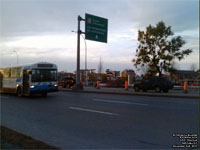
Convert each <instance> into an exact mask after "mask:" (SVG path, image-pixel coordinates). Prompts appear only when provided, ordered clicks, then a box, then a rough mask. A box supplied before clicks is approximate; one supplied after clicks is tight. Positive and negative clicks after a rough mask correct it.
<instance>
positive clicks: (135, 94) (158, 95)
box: [59, 89, 200, 99]
mask: <svg viewBox="0 0 200 150" xmlns="http://www.w3.org/2000/svg"><path fill="white" fill-rule="evenodd" d="M59 91H64V92H75V93H96V94H116V95H133V96H151V97H173V98H192V99H200V96H194V95H176V94H172V95H169V94H164V93H162V94H161V93H159V94H158V93H155V94H154V93H124V92H105V91H84V90H78V91H74V90H71V89H67V90H65V89H59Z"/></svg>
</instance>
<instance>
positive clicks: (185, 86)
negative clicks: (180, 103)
mask: <svg viewBox="0 0 200 150" xmlns="http://www.w3.org/2000/svg"><path fill="white" fill-rule="evenodd" d="M187 91H188V85H187V81H185V82H184V93H187Z"/></svg>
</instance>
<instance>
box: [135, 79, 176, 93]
mask: <svg viewBox="0 0 200 150" xmlns="http://www.w3.org/2000/svg"><path fill="white" fill-rule="evenodd" d="M172 88H173V84H172V82H171V81H170V80H169V79H168V78H166V77H150V78H146V79H143V80H141V81H138V82H136V83H135V84H134V90H135V91H136V92H139V91H140V90H143V91H144V92H146V91H147V90H155V91H156V92H161V91H163V92H165V93H167V92H168V90H169V89H172Z"/></svg>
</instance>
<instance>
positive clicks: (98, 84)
mask: <svg viewBox="0 0 200 150" xmlns="http://www.w3.org/2000/svg"><path fill="white" fill-rule="evenodd" d="M99 88H100V82H99V81H97V89H99Z"/></svg>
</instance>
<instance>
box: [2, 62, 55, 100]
mask: <svg viewBox="0 0 200 150" xmlns="http://www.w3.org/2000/svg"><path fill="white" fill-rule="evenodd" d="M56 91H58V79H57V66H56V65H55V64H52V63H47V62H39V63H35V64H31V65H23V66H15V67H6V68H0V92H1V93H16V94H17V95H18V96H22V95H29V96H31V95H35V94H41V95H42V96H47V93H49V92H56Z"/></svg>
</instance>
